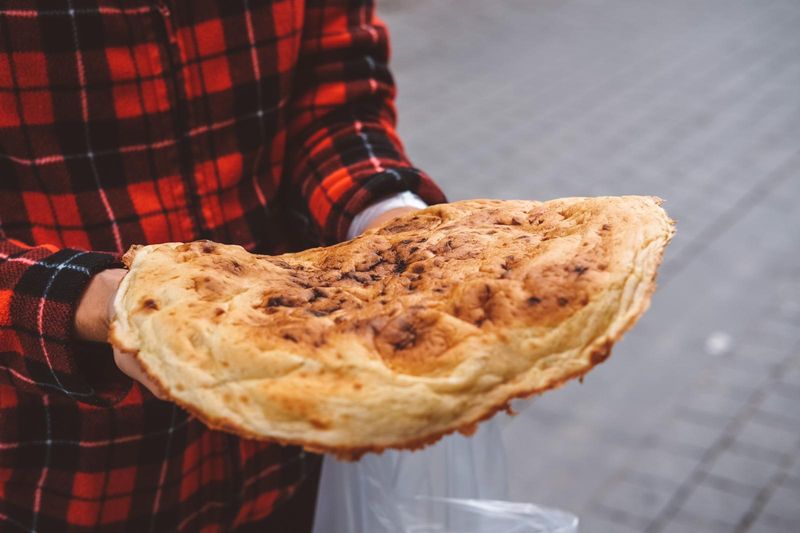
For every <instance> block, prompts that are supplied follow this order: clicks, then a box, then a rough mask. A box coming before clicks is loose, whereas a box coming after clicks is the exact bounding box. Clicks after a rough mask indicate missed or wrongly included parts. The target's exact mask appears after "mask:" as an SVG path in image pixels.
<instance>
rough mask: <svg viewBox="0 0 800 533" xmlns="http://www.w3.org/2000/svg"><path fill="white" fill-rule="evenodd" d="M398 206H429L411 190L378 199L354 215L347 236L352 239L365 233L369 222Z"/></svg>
mask: <svg viewBox="0 0 800 533" xmlns="http://www.w3.org/2000/svg"><path fill="white" fill-rule="evenodd" d="M398 207H414V208H416V209H424V208H426V207H428V204H426V203H425V202H424V201H423V200H422V198H420V197H419V196H417V195H416V194H414V193H413V192H410V191H406V192H401V193H398V194H395V195H392V196H389V197H387V198H384V199H383V200H378V201H377V202H375V203H374V204H371V205H370V206H368V207H367V208H366V209H364V210H363V211H361V212H360V213H359V214H357V215H356V216H355V217H353V222H352V223H350V228H349V229H348V230H347V238H348V239H352V238H353V237H356V236H358V235H361V234H362V233H364V230H365V229H367V226H369V223H370V222H372V221H373V220H375V218H376V217H378V216H380V215H382V214H383V213H385V212H386V211H389V210H390V209H396V208H398Z"/></svg>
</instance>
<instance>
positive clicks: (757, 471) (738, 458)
mask: <svg viewBox="0 0 800 533" xmlns="http://www.w3.org/2000/svg"><path fill="white" fill-rule="evenodd" d="M780 468H781V465H780V464H779V462H778V461H764V460H757V459H753V458H751V457H747V456H744V455H740V454H737V453H735V452H733V451H731V450H725V451H723V452H722V453H721V454H719V455H718V456H717V457H716V458H715V460H714V461H713V462H712V463H711V464H710V465H708V466H706V467H705V471H706V472H708V473H709V474H711V475H713V476H715V477H717V478H721V479H723V480H728V481H732V482H734V483H737V484H740V485H745V486H747V487H751V488H753V489H756V490H759V489H762V488H764V487H766V486H767V485H768V484H769V483H770V481H771V480H772V479H773V477H774V476H775V475H776V474H777V473H778V472H779V471H780ZM733 490H736V489H733Z"/></svg>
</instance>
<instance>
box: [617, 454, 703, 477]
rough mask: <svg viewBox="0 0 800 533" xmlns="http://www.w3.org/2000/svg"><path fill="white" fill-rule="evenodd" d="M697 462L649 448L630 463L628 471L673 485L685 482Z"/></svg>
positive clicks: (696, 460)
mask: <svg viewBox="0 0 800 533" xmlns="http://www.w3.org/2000/svg"><path fill="white" fill-rule="evenodd" d="M699 464H700V463H699V460H698V459H694V458H689V457H685V456H682V455H678V454H675V453H672V452H670V451H668V450H664V449H662V448H651V449H648V450H646V451H644V452H643V453H641V454H640V455H639V456H638V457H637V458H636V459H634V460H633V461H632V464H631V468H630V470H631V471H632V472H633V476H634V477H635V476H636V473H642V474H646V475H648V476H651V477H655V478H659V479H663V480H666V481H669V482H673V483H675V484H680V483H683V482H684V481H686V480H687V479H688V478H689V476H690V475H691V474H692V472H694V471H695V470H696V469H697V468H698V465H699Z"/></svg>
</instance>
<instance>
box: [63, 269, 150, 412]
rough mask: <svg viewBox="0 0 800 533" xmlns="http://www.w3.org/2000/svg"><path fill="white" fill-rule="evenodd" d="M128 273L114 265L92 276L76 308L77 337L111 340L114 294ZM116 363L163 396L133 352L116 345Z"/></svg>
mask: <svg viewBox="0 0 800 533" xmlns="http://www.w3.org/2000/svg"><path fill="white" fill-rule="evenodd" d="M127 273H128V271H127V270H124V269H122V268H112V269H109V270H103V271H102V272H99V273H97V274H95V275H94V277H92V279H91V280H90V281H89V284H88V285H87V286H86V290H85V291H84V292H83V295H82V296H81V299H80V301H79V302H78V308H77V309H76V310H75V336H76V337H77V338H79V339H81V340H85V341H93V342H108V328H109V326H110V325H111V320H112V319H113V317H114V297H115V296H116V294H117V289H118V288H119V284H120V282H121V281H122V278H124V277H125V274H127ZM114 362H115V363H116V365H117V367H118V368H119V369H120V370H121V371H122V372H123V373H125V374H126V375H127V376H129V377H130V378H132V379H134V380H136V381H138V382H139V383H141V384H142V385H144V386H145V387H147V388H148V389H149V390H150V392H152V393H153V395H155V396H156V397H157V398H162V399H163V397H162V396H161V394H160V392H159V390H158V387H157V386H156V385H155V384H154V383H153V382H152V381H151V380H150V379H149V378H148V377H147V376H146V375H145V374H144V371H143V370H142V367H141V366H140V365H139V362H138V361H137V360H136V356H135V355H134V354H132V353H130V352H123V351H120V350H118V349H116V348H114Z"/></svg>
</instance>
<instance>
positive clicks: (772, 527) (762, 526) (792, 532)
mask: <svg viewBox="0 0 800 533" xmlns="http://www.w3.org/2000/svg"><path fill="white" fill-rule="evenodd" d="M609 531H611V530H609ZM798 531H800V529H798V525H797V524H792V523H791V522H785V521H783V520H775V519H774V518H772V517H769V516H763V515H762V516H759V517H758V518H757V519H756V521H755V522H753V524H752V525H751V526H750V527H749V528H747V533H797V532H798Z"/></svg>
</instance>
